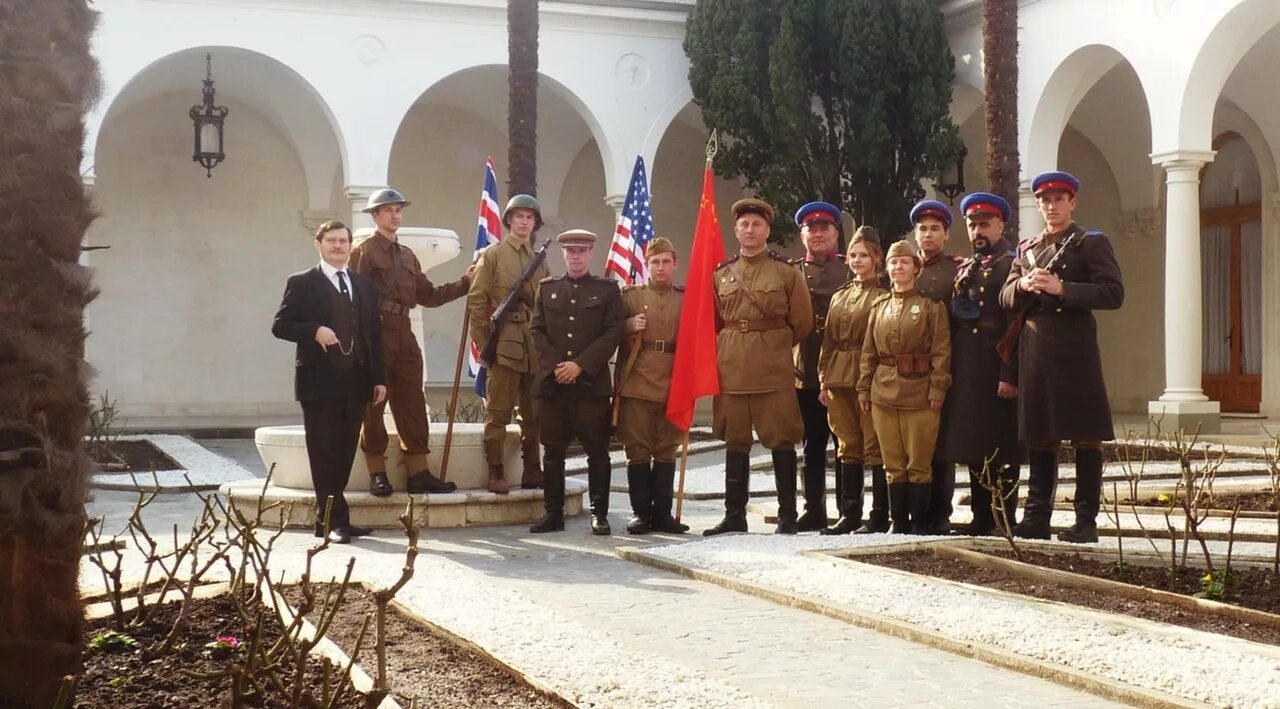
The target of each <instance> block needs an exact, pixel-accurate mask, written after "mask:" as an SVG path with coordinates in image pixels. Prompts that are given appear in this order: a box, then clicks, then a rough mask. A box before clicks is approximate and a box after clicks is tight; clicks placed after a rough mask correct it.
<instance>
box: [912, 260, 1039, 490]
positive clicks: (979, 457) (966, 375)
mask: <svg viewBox="0 0 1280 709" xmlns="http://www.w3.org/2000/svg"><path fill="white" fill-rule="evenodd" d="M1012 265H1013V251H1012V250H1011V249H1010V248H1009V242H1007V241H1005V240H1004V239H1001V240H999V241H997V242H995V243H994V244H993V245H992V252H991V254H990V255H989V256H978V257H975V258H973V259H966V260H965V262H964V263H963V264H962V265H961V267H960V270H959V273H958V275H957V276H956V289H957V292H961V291H963V292H964V293H965V294H966V295H967V296H968V297H969V298H970V299H971V300H972V301H973V302H974V303H975V304H977V306H978V308H979V310H980V314H979V315H978V317H977V318H976V319H974V320H961V319H960V318H958V317H956V315H955V313H954V312H952V313H951V322H952V330H951V332H952V334H951V389H950V391H948V392H947V400H946V403H945V405H944V406H943V409H942V416H943V420H945V421H946V422H947V426H946V427H945V428H943V429H941V431H940V432H939V436H938V452H937V453H936V454H935V455H934V457H935V458H937V459H938V460H941V461H946V462H948V463H964V464H966V465H973V466H981V465H982V464H983V463H984V462H985V460H986V459H987V458H988V457H989V456H991V455H993V454H995V456H996V457H995V458H994V459H993V460H992V465H994V466H1004V465H1020V464H1021V463H1022V459H1023V456H1024V453H1023V450H1022V446H1021V445H1020V444H1019V441H1018V403H1017V400H1016V399H1002V398H1000V397H999V396H997V395H996V387H997V386H998V385H999V383H1000V382H1008V383H1010V384H1013V385H1014V386H1017V384H1018V360H1017V357H1016V356H1015V357H1014V358H1013V359H1012V360H1011V361H1010V362H1008V363H1005V362H1002V361H1001V360H1000V355H999V354H997V353H996V343H997V342H999V341H1000V336H1001V335H1003V334H1004V333H1005V330H1006V329H1008V324H1009V319H1008V315H1007V314H1006V313H1005V310H1004V308H1002V307H1000V289H1001V288H1002V287H1004V283H1005V280H1006V279H1007V278H1008V276H1009V268H1010V267H1011V266H1012ZM966 274H968V278H967V279H966V277H965V276H966Z"/></svg>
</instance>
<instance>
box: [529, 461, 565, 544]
mask: <svg viewBox="0 0 1280 709" xmlns="http://www.w3.org/2000/svg"><path fill="white" fill-rule="evenodd" d="M542 470H543V474H544V476H545V477H544V478H543V487H542V494H543V497H544V500H545V502H546V507H547V514H546V516H545V517H543V518H542V521H540V522H538V523H537V524H534V525H533V526H532V527H530V528H529V531H530V532H533V533H534V534H542V533H544V532H563V531H564V458H560V459H559V460H552V459H550V458H548V459H547V460H546V461H545V462H544V463H543V466H542Z"/></svg>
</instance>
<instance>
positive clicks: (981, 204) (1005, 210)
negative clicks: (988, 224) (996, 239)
mask: <svg viewBox="0 0 1280 709" xmlns="http://www.w3.org/2000/svg"><path fill="white" fill-rule="evenodd" d="M960 213H961V214H963V215H964V216H966V217H967V216H969V215H970V214H994V215H996V216H998V217H1000V221H1003V222H1007V221H1009V203H1008V202H1007V201H1005V199H1004V197H1001V196H1000V195H998V194H991V193H990V192H974V193H973V194H971V195H969V196H968V197H965V198H964V199H962V200H960Z"/></svg>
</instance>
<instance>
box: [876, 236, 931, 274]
mask: <svg viewBox="0 0 1280 709" xmlns="http://www.w3.org/2000/svg"><path fill="white" fill-rule="evenodd" d="M894 256H910V257H911V258H912V260H914V261H915V262H916V268H917V269H920V268H923V267H924V259H922V258H920V250H919V249H917V248H916V245H915V244H913V243H911V242H910V241H907V240H905V239H903V240H900V241H895V242H893V245H892V246H890V247H889V253H887V254H885V257H884V260H885V262H886V263H888V261H889V259H891V258H893V257H894Z"/></svg>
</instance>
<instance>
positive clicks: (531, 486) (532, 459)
mask: <svg viewBox="0 0 1280 709" xmlns="http://www.w3.org/2000/svg"><path fill="white" fill-rule="evenodd" d="M541 458H542V447H541V446H540V445H539V444H538V437H537V436H529V437H528V438H521V439H520V459H521V462H522V463H524V467H523V469H522V470H521V471H520V487H522V488H524V489H525V490H537V489H538V488H540V487H542V465H541V464H540V460H541Z"/></svg>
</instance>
